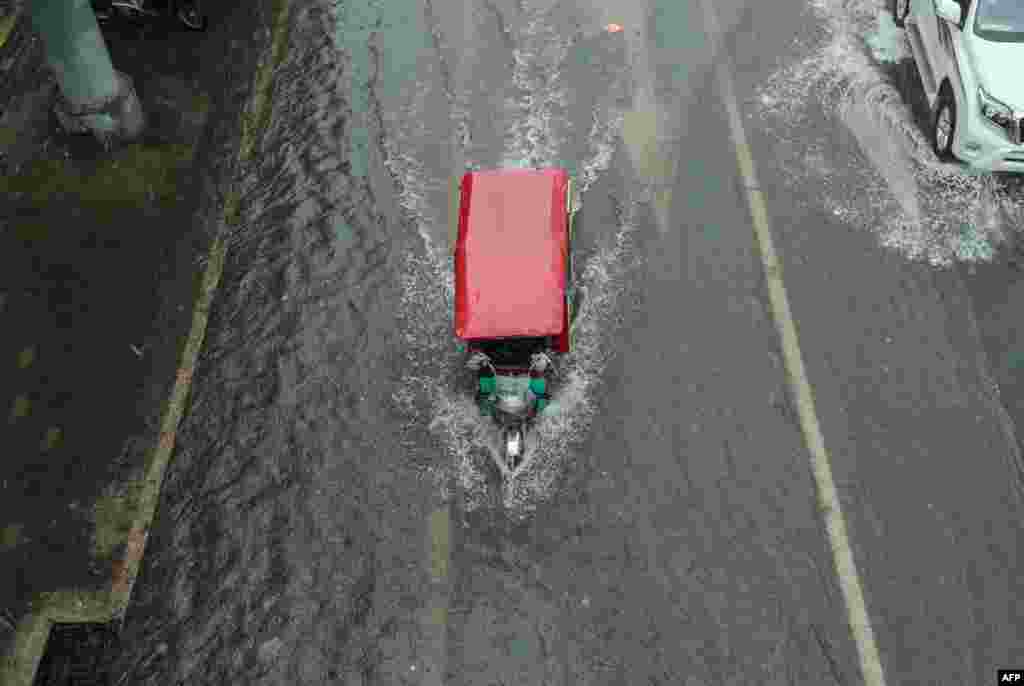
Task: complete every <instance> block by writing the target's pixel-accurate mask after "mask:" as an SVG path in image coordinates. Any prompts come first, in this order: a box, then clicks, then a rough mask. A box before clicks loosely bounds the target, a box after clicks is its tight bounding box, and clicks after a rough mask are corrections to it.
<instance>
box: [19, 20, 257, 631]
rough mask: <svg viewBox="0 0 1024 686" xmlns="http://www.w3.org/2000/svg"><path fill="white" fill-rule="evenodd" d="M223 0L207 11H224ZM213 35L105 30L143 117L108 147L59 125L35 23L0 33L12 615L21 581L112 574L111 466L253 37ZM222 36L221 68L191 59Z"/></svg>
mask: <svg viewBox="0 0 1024 686" xmlns="http://www.w3.org/2000/svg"><path fill="white" fill-rule="evenodd" d="M226 10H227V8H224V9H222V10H220V11H217V12H215V13H214V18H215V19H217V20H219V21H220V22H221V24H220V25H221V26H222V27H223V25H224V20H225V19H226V16H227V15H226ZM221 12H225V14H222V13H221ZM254 21H255V20H254ZM225 34H227V32H224V31H223V29H222V33H221V34H220V35H221V37H222V40H221V42H219V43H218V42H216V40H217V37H218V34H217V29H216V28H214V27H211V29H210V32H209V33H208V34H206V35H202V34H193V33H187V32H182V31H179V30H178V29H177V28H176V27H174V26H172V25H169V24H157V25H154V26H152V27H150V28H149V29H148V31H146V30H140V29H139V28H138V27H132V26H125V25H115V26H111V27H108V28H107V29H106V31H105V35H106V38H107V41H108V47H109V49H110V51H111V56H112V60H113V63H114V65H115V67H116V68H118V69H120V70H122V71H124V72H126V73H128V74H129V76H131V77H132V78H133V80H134V83H135V87H136V89H137V91H138V93H139V96H140V99H141V101H142V103H143V108H144V111H145V112H146V114H147V117H148V127H147V132H146V134H145V136H144V138H143V140H142V142H141V143H140V144H136V145H131V146H126V147H124V148H120V149H117V150H115V151H113V152H111V153H106V152H104V151H103V150H102V149H101V148H100V147H99V146H98V144H97V143H96V142H95V141H94V140H93V139H92V138H89V137H68V136H65V135H63V134H62V133H60V132H58V130H57V128H56V122H55V121H54V118H53V116H52V115H51V114H50V113H49V112H48V111H47V103H48V102H49V98H50V95H49V94H50V93H51V92H52V88H53V87H54V81H53V79H52V77H51V76H49V75H48V73H47V72H46V70H45V67H44V63H43V55H42V49H41V44H40V41H39V40H38V39H37V38H36V37H35V35H34V34H33V33H32V32H31V31H20V30H19V31H18V32H17V34H16V35H15V36H13V37H12V41H13V45H9V46H8V48H10V49H11V50H12V51H13V55H14V57H15V59H14V60H13V61H12V62H11V65H12V66H11V70H10V71H8V72H6V73H5V75H4V82H3V83H4V89H5V92H4V95H5V96H6V97H7V98H8V99H6V100H5V102H6V103H7V106H6V107H5V110H6V109H8V108H11V111H17V112H19V117H17V118H16V123H18V125H19V127H20V128H19V129H18V135H19V136H20V143H19V144H16V145H15V146H13V147H6V148H5V151H4V152H5V156H4V160H3V161H4V164H5V176H6V178H5V183H9V184H11V186H10V188H9V189H8V190H11V193H10V195H9V196H8V197H9V198H10V202H9V203H7V204H5V206H4V208H3V211H2V219H3V223H4V227H5V228H4V231H3V235H2V236H0V241H2V246H0V274H2V275H3V276H2V279H0V321H2V324H0V327H2V329H3V330H4V331H5V335H4V336H3V339H2V342H0V350H2V359H3V360H5V364H6V366H7V371H6V373H5V378H6V379H8V380H9V383H6V384H4V386H3V390H2V401H3V407H4V408H5V409H4V418H3V427H4V428H3V443H4V446H5V448H4V455H5V459H4V461H3V466H2V473H0V479H2V481H0V489H2V490H0V493H2V496H3V497H2V501H3V504H2V506H0V522H2V523H3V526H4V529H3V532H4V540H3V544H4V545H3V550H2V552H0V555H2V558H0V569H2V570H3V574H2V579H0V607H3V608H5V610H6V611H7V612H8V613H9V615H8V616H9V618H10V619H12V620H16V619H17V618H18V617H19V616H20V615H21V613H22V612H23V611H24V610H25V608H26V605H27V603H28V602H29V600H30V599H31V598H32V596H33V594H35V593H38V592H43V591H54V590H57V589H62V588H82V589H89V588H101V587H104V586H109V584H110V564H111V559H112V557H114V556H115V555H116V554H117V553H118V550H119V549H120V548H121V547H123V541H124V534H125V533H126V532H127V527H128V525H130V522H131V517H132V516H133V511H132V510H131V505H132V503H131V501H130V497H131V496H130V494H131V491H130V489H129V488H127V487H126V481H127V480H128V479H129V478H130V477H133V476H135V475H136V473H137V471H138V469H139V468H140V467H141V466H142V465H143V464H144V460H145V458H146V455H147V452H148V450H149V448H150V447H151V446H152V445H153V441H154V434H155V432H156V427H157V425H158V424H159V421H160V416H161V413H162V411H163V406H164V403H165V401H166V399H167V396H168V393H169V391H170V388H171V385H172V383H173V381H174V378H175V370H176V369H177V366H178V362H179V357H180V354H181V348H182V345H183V342H184V339H185V336H186V335H187V334H188V329H189V326H190V324H191V321H192V305H193V301H194V299H195V296H196V292H197V286H198V280H199V278H200V277H201V276H202V267H203V263H202V260H203V258H204V256H205V253H206V250H207V247H208V245H209V240H210V230H211V227H210V226H208V225H205V224H204V223H203V222H201V221H197V220H195V217H196V216H197V215H198V216H200V217H201V216H202V213H203V211H204V210H205V211H206V212H207V213H209V211H210V204H211V203H210V197H209V195H210V193H211V190H214V191H215V190H216V189H211V188H210V182H209V179H210V178H214V177H216V176H217V174H218V173H221V174H223V173H224V170H223V168H224V162H223V160H222V159H219V157H220V158H224V157H225V153H226V152H227V153H230V150H228V151H225V149H224V147H225V141H227V142H228V143H230V141H231V140H232V139H233V138H235V137H237V132H236V131H237V126H238V106H237V104H235V103H234V102H232V101H230V100H229V98H231V97H232V95H234V94H233V93H232V90H231V89H230V88H227V87H225V84H226V83H227V84H229V85H230V84H231V79H232V78H233V79H234V80H236V81H237V82H239V83H241V84H242V88H243V89H245V88H249V87H251V74H252V73H253V71H254V62H253V60H252V59H248V61H247V59H242V55H243V54H244V53H246V52H250V51H251V50H248V49H247V48H248V47H249V46H246V45H244V44H242V43H239V42H238V41H237V40H236V45H235V46H230V44H229V43H228V41H226V40H223V35H225ZM234 35H237V34H234ZM253 45H258V40H257V41H254V43H253ZM232 51H234V52H232ZM225 53H226V54H227V55H233V56H234V58H235V60H234V65H235V68H234V69H233V70H232V71H227V72H225V71H223V70H211V69H209V68H205V69H204V67H207V65H209V64H211V63H216V64H223V63H224V54H225ZM236 70H237V71H236ZM246 70H248V71H246ZM243 93H244V90H243ZM21 115H24V116H21ZM10 121H12V120H10V119H8V120H5V125H6V124H7V123H8V122H10ZM225 125H226V126H227V129H225ZM192 146H195V147H196V150H197V151H194V150H193V148H192ZM119 165H120V168H121V169H122V171H120V172H119V171H118V168H119ZM161 170H166V174H165V172H164V171H161ZM201 172H202V173H201ZM104 183H107V184H108V185H104ZM140 184H146V187H145V188H141V189H140V188H139V186H140ZM137 191H138V192H137ZM6 636H7V634H6V632H4V640H6Z"/></svg>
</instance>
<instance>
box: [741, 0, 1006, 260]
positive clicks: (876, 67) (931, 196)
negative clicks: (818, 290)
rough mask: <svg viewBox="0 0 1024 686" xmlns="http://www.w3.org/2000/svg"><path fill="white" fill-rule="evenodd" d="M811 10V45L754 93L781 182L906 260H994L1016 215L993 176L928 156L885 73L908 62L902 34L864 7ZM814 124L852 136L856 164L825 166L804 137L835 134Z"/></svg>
mask: <svg viewBox="0 0 1024 686" xmlns="http://www.w3.org/2000/svg"><path fill="white" fill-rule="evenodd" d="M811 9H812V11H813V13H814V14H815V16H816V17H817V18H818V19H819V20H820V21H821V33H820V35H819V36H818V37H817V41H816V42H815V43H814V44H813V45H812V46H811V47H808V46H807V45H803V46H801V48H802V51H803V52H804V53H805V54H804V56H803V57H802V58H801V59H799V60H798V61H797V62H795V63H794V64H793V65H791V66H789V67H788V68H786V69H784V70H782V71H780V72H778V73H776V74H775V75H773V76H772V78H771V79H769V81H768V82H767V83H766V85H765V86H764V87H763V88H762V89H761V90H760V92H759V105H760V111H761V116H762V117H764V118H765V119H767V120H769V121H774V122H778V123H781V126H778V127H777V128H775V130H774V131H773V133H774V134H775V136H776V137H777V138H778V139H779V145H778V149H779V152H780V153H781V157H783V158H784V159H783V160H782V167H783V169H784V170H785V171H786V173H787V176H788V180H789V182H790V183H791V184H792V185H793V186H795V187H803V188H806V187H807V186H808V185H809V184H810V185H817V186H822V187H823V188H824V191H825V192H824V193H821V194H819V196H818V197H820V198H822V203H823V205H824V206H825V208H826V209H828V210H829V212H830V213H831V214H833V216H836V217H837V218H839V219H840V220H842V221H843V222H844V223H847V224H849V225H852V226H855V227H858V228H860V229H867V230H871V231H873V232H874V233H875V234H876V236H877V238H878V240H879V243H880V244H881V245H883V246H885V247H887V248H891V249H894V250H898V251H899V252H900V253H902V254H903V255H904V256H906V257H907V258H908V259H911V260H921V261H926V262H928V263H930V264H932V265H934V266H937V267H947V266H949V265H951V264H953V263H954V262H956V261H978V260H989V259H992V256H993V255H994V252H995V251H994V248H995V246H998V245H999V244H1001V243H1002V242H1004V241H1005V240H1007V238H1008V235H1009V232H1010V231H1011V229H1012V226H1013V224H1011V223H1008V222H1007V219H1008V218H1009V217H1017V216H1020V215H1021V214H1022V212H1021V208H1020V203H1019V202H1018V201H1016V200H1014V199H1013V197H1012V194H1011V192H1010V191H1009V190H1008V189H1007V188H1005V187H1004V185H1003V184H1001V183H1000V182H998V181H997V180H996V179H994V178H993V177H992V176H991V175H976V174H972V173H970V172H968V171H967V170H965V169H964V168H963V167H962V166H960V165H956V164H946V163H943V162H941V161H940V160H939V159H938V158H937V157H936V156H935V154H934V152H933V150H932V146H931V143H930V140H929V139H928V138H927V136H926V134H925V132H924V131H922V129H921V126H920V124H919V123H918V122H917V121H915V119H914V115H913V112H912V110H911V107H910V106H909V105H908V103H907V101H906V99H905V98H904V95H908V96H909V94H901V93H900V91H899V90H897V88H896V87H895V86H894V85H893V82H892V81H893V80H892V77H891V76H890V75H889V73H887V70H889V71H891V65H892V64H893V63H895V62H899V61H900V60H905V59H906V58H907V57H908V55H909V49H908V47H907V45H906V42H905V41H906V38H905V36H904V34H903V32H902V31H899V30H897V29H896V28H895V25H894V24H893V23H892V19H891V17H890V15H889V14H888V12H879V11H878V7H877V3H874V2H869V1H868V0H813V1H812V2H811ZM864 36H866V37H867V38H863V37H864ZM822 114H824V117H825V119H826V120H832V121H833V122H835V124H837V125H841V126H844V127H845V128H846V129H847V130H849V131H850V132H851V133H852V134H853V137H854V138H855V139H856V140H857V142H858V144H859V146H860V148H861V152H862V153H863V158H862V159H860V160H858V159H856V158H853V159H851V158H844V159H829V157H830V154H832V155H837V154H838V151H837V150H836V149H835V148H834V147H833V146H831V145H830V141H829V140H828V139H827V138H825V137H819V138H815V137H814V136H813V131H815V130H818V131H821V130H823V128H824V130H826V131H828V133H829V134H831V133H832V132H833V131H834V127H832V128H831V129H829V127H822V126H821V125H820V120H821V115H822ZM815 125H816V126H815Z"/></svg>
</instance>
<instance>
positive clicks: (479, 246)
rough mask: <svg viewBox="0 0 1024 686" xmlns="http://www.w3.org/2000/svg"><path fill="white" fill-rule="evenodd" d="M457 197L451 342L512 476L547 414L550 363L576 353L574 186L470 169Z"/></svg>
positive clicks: (545, 175)
mask: <svg viewBox="0 0 1024 686" xmlns="http://www.w3.org/2000/svg"><path fill="white" fill-rule="evenodd" d="M458 194H459V195H458V197H459V208H458V227H457V232H456V236H457V238H456V242H455V335H456V336H457V337H458V338H459V339H461V340H462V341H464V342H465V344H466V351H467V353H468V355H469V359H468V361H467V366H468V367H469V368H470V369H471V370H472V371H474V372H476V374H477V392H476V401H477V404H478V407H479V409H480V412H481V414H482V415H484V416H485V417H489V418H492V419H493V420H494V421H495V423H496V424H497V426H498V429H499V431H500V434H501V441H500V455H499V464H498V466H499V468H500V469H501V471H502V473H503V474H504V475H506V476H510V475H514V474H515V473H516V472H517V470H519V469H520V468H521V467H523V466H524V465H525V464H526V459H525V458H526V457H527V455H526V453H527V448H526V446H527V440H526V438H527V433H528V431H529V429H530V427H531V426H532V425H533V423H534V422H536V421H538V420H539V418H540V417H541V416H543V415H544V413H545V411H546V409H547V407H548V400H549V399H550V396H549V394H548V388H547V377H548V376H549V375H551V374H553V373H554V372H555V367H554V362H553V359H552V356H553V355H555V354H556V353H560V354H564V353H568V352H570V350H571V348H572V320H573V283H572V273H573V272H572V250H571V243H572V234H573V217H574V213H573V210H572V181H571V179H570V177H569V175H568V173H567V172H566V171H565V170H563V169H499V170H490V171H473V172H468V173H466V174H465V175H464V176H463V177H462V180H461V182H460V183H459V184H458Z"/></svg>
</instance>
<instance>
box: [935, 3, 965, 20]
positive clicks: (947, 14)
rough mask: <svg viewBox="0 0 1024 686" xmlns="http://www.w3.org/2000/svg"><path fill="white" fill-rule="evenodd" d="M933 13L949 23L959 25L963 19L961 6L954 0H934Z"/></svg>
mask: <svg viewBox="0 0 1024 686" xmlns="http://www.w3.org/2000/svg"><path fill="white" fill-rule="evenodd" d="M934 1H935V14H936V16H938V17H939V18H940V19H945V20H946V21H948V22H950V23H951V24H955V25H957V26H960V22H961V21H962V20H963V11H964V9H963V7H961V6H960V3H959V2H957V1H956V0H934Z"/></svg>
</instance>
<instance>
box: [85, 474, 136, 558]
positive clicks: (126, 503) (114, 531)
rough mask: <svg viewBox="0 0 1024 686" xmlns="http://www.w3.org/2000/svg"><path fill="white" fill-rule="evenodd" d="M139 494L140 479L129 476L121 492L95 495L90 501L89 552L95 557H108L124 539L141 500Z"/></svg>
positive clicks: (130, 527)
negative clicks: (91, 548) (91, 547)
mask: <svg viewBox="0 0 1024 686" xmlns="http://www.w3.org/2000/svg"><path fill="white" fill-rule="evenodd" d="M141 496H142V483H141V479H133V480H131V481H129V482H128V483H127V484H126V485H125V486H124V489H123V491H122V492H120V493H108V494H105V495H102V496H100V497H99V498H97V500H96V503H95V504H94V505H93V524H94V525H95V527H96V530H95V532H94V534H93V553H94V554H95V555H96V556H97V557H100V558H109V557H111V556H112V555H113V554H114V551H115V550H117V548H118V546H120V545H122V544H124V543H126V542H127V541H128V532H130V531H131V529H132V524H133V523H134V521H135V518H136V516H137V515H138V513H139V508H140V506H141V504H142V502H141Z"/></svg>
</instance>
